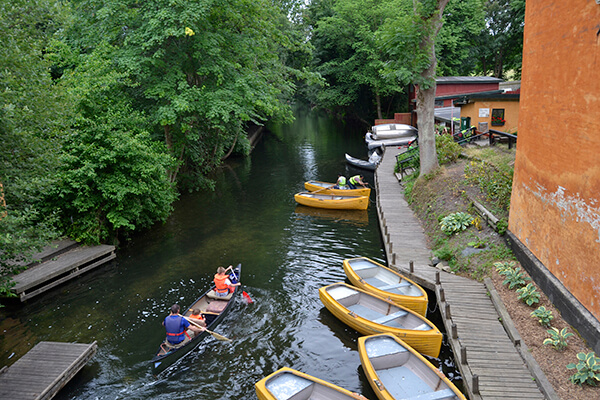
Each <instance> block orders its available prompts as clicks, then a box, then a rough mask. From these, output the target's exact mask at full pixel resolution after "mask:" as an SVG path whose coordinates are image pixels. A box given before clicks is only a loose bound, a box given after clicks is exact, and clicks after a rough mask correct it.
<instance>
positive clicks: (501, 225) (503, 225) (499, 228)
mask: <svg viewBox="0 0 600 400" xmlns="http://www.w3.org/2000/svg"><path fill="white" fill-rule="evenodd" d="M507 230H508V222H506V220H505V219H501V220H499V221H498V223H497V224H496V232H498V234H499V235H500V236H503V235H504V234H505V233H506V231H507Z"/></svg>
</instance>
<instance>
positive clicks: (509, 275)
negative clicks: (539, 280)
mask: <svg viewBox="0 0 600 400" xmlns="http://www.w3.org/2000/svg"><path fill="white" fill-rule="evenodd" d="M503 275H504V281H503V282H502V284H503V285H508V288H509V289H514V288H515V287H520V286H523V285H525V283H526V282H527V281H529V280H531V278H529V277H527V276H525V273H524V272H523V271H521V267H517V268H508V269H506V270H504V272H503Z"/></svg>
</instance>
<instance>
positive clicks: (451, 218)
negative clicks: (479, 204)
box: [440, 212, 473, 236]
mask: <svg viewBox="0 0 600 400" xmlns="http://www.w3.org/2000/svg"><path fill="white" fill-rule="evenodd" d="M472 222H473V216H472V215H471V214H469V213H465V212H455V213H452V214H449V215H447V216H445V217H444V218H442V220H441V221H440V227H441V228H442V231H443V232H444V233H446V234H447V235H448V236H450V235H453V234H455V233H459V232H462V231H464V230H465V229H467V228H468V227H469V226H470V225H471V223H472Z"/></svg>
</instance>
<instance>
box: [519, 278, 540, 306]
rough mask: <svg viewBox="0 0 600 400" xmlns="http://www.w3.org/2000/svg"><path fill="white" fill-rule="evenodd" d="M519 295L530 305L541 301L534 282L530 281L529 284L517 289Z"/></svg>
mask: <svg viewBox="0 0 600 400" xmlns="http://www.w3.org/2000/svg"><path fill="white" fill-rule="evenodd" d="M517 295H518V298H519V300H521V301H523V302H524V303H525V304H527V305H528V306H532V305H533V304H535V303H539V302H540V293H539V292H538V291H537V289H536V288H535V286H533V284H532V283H528V284H527V286H523V287H522V288H521V289H517Z"/></svg>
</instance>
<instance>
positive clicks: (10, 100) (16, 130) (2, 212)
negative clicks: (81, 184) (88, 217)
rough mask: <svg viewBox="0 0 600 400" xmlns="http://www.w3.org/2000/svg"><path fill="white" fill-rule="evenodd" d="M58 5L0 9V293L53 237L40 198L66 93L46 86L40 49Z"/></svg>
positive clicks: (54, 159) (57, 23)
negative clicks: (1, 199) (1, 191)
mask: <svg viewBox="0 0 600 400" xmlns="http://www.w3.org/2000/svg"><path fill="white" fill-rule="evenodd" d="M62 18H63V9H62V7H61V6H60V4H54V3H53V2H49V1H44V0H36V1H25V0H15V1H11V2H10V3H9V2H4V3H3V5H2V7H0V42H1V43H2V46H0V143H2V146H0V184H1V185H2V188H3V193H2V194H3V201H2V204H1V206H0V294H1V295H11V293H10V288H11V286H12V285H13V283H12V281H11V278H12V275H13V274H16V273H18V272H20V271H21V270H22V269H23V268H24V266H25V265H26V264H28V263H29V262H30V261H31V256H32V255H33V254H34V253H35V252H36V251H39V250H41V249H42V247H43V246H44V245H45V244H47V243H48V242H49V241H50V240H51V239H52V238H54V237H56V236H57V231H56V229H55V226H54V223H55V220H56V217H55V210H51V209H45V206H44V202H43V196H44V194H45V193H47V192H48V191H49V190H50V189H51V188H52V186H53V184H54V181H55V175H56V171H57V168H58V165H59V153H60V146H59V144H60V135H61V134H62V132H64V131H65V130H67V128H68V122H67V120H68V118H67V115H68V107H66V106H65V93H64V92H63V91H62V90H61V89H60V88H57V87H56V86H55V85H53V83H52V79H51V76H50V74H49V73H48V71H49V67H50V63H49V62H48V60H47V59H46V58H45V57H44V50H45V44H46V43H47V42H48V41H49V40H51V38H52V37H53V35H54V34H55V32H57V31H58V30H59V28H60V27H61V21H62Z"/></svg>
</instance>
